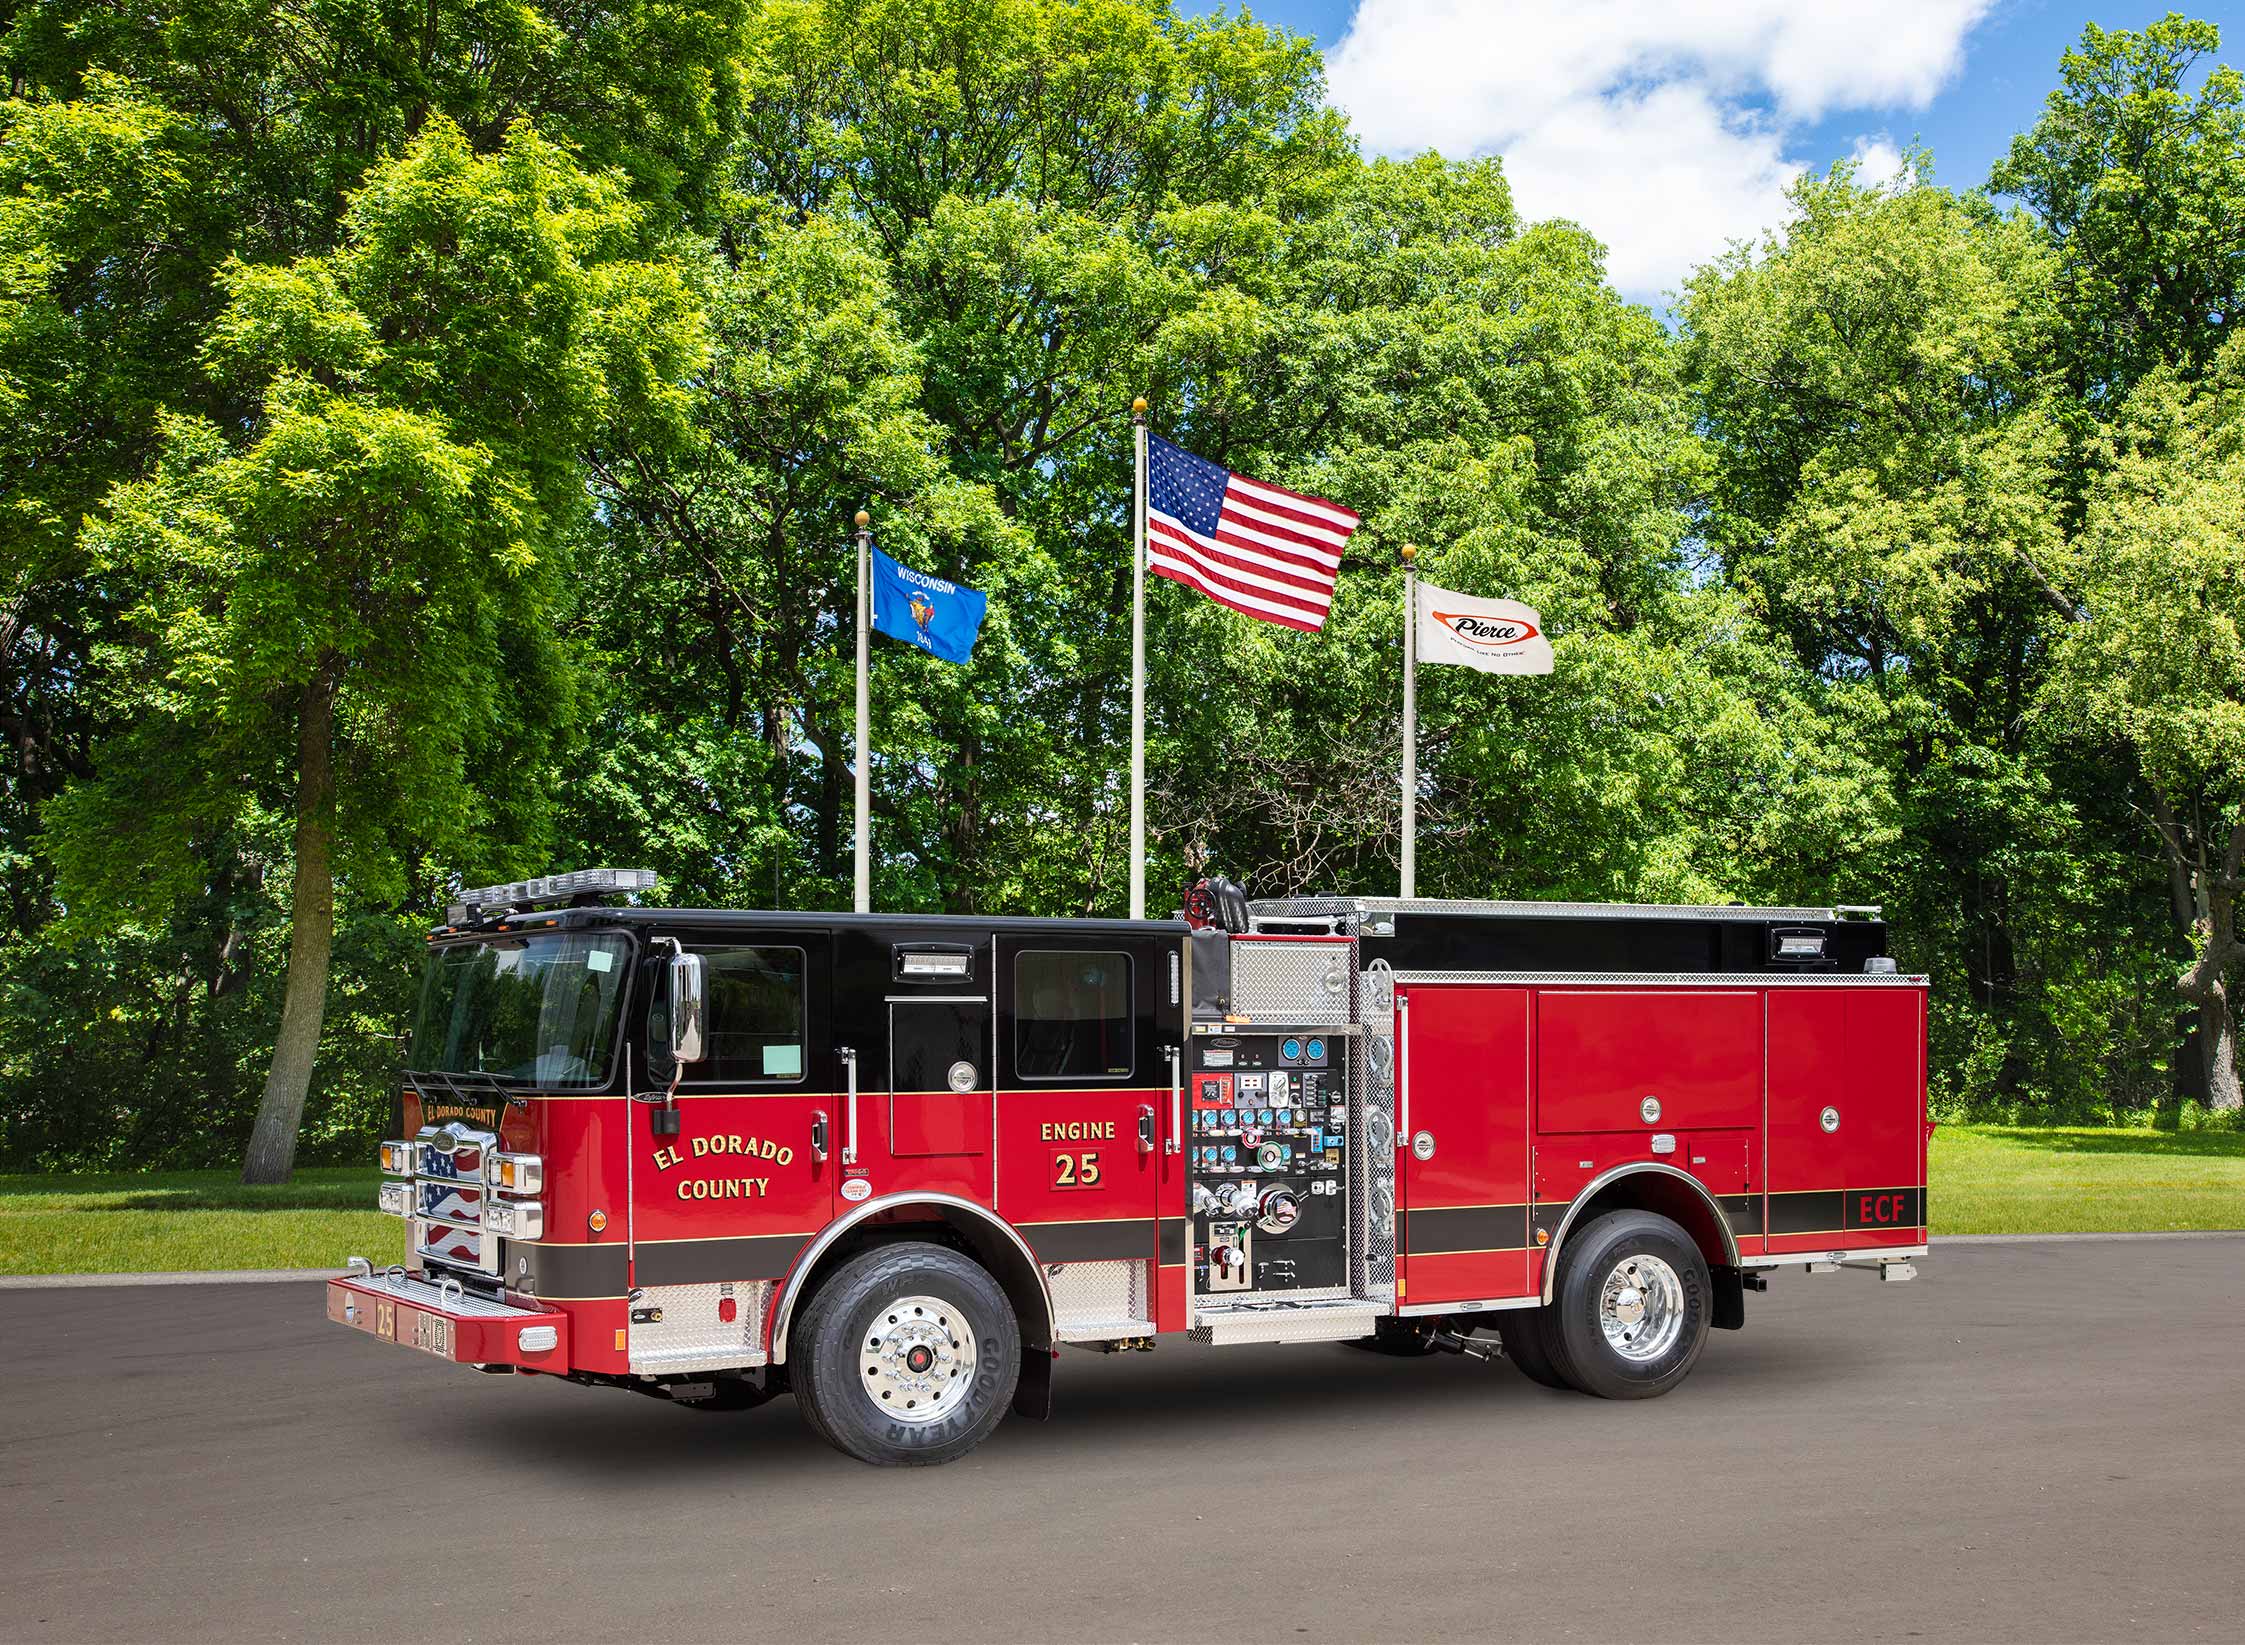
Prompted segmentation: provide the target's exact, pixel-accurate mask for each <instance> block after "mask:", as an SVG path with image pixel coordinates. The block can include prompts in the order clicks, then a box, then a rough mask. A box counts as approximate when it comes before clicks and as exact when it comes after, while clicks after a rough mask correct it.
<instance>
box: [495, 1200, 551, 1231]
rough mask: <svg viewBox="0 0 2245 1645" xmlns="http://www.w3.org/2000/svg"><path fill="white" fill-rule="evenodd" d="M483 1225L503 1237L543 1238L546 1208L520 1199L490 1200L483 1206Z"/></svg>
mask: <svg viewBox="0 0 2245 1645" xmlns="http://www.w3.org/2000/svg"><path fill="white" fill-rule="evenodd" d="M483 1225H484V1227H486V1228H488V1229H489V1230H490V1231H491V1232H492V1233H494V1234H497V1235H498V1236H499V1237H500V1238H501V1239H541V1238H543V1237H544V1236H545V1232H546V1208H545V1207H544V1206H542V1205H533V1204H528V1203H525V1202H522V1201H518V1200H505V1199H500V1200H489V1201H487V1202H485V1204H484V1207H483Z"/></svg>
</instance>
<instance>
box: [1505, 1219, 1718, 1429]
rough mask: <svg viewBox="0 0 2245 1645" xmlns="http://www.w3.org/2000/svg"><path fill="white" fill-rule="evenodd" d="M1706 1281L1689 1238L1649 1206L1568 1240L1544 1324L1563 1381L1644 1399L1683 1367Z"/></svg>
mask: <svg viewBox="0 0 2245 1645" xmlns="http://www.w3.org/2000/svg"><path fill="white" fill-rule="evenodd" d="M1712 1301H1713V1288H1712V1286H1711V1284H1710V1282H1709V1280H1708V1277H1707V1262H1706V1259H1705V1258H1703V1257H1702V1256H1701V1255H1700V1253H1699V1247H1698V1246H1696V1245H1694V1244H1693V1243H1692V1239H1691V1236H1690V1235H1689V1234H1687V1233H1685V1232H1684V1231H1683V1229H1681V1228H1679V1227H1677V1226H1676V1224H1674V1223H1673V1222H1670V1221H1669V1220H1668V1219H1667V1218H1666V1217H1661V1216H1655V1215H1653V1214H1652V1213H1651V1212H1649V1211H1614V1212H1611V1213H1609V1214H1608V1215H1606V1216H1602V1217H1600V1218H1598V1219H1597V1220H1596V1221H1594V1222H1592V1223H1591V1224H1589V1226H1587V1227H1585V1228H1584V1229H1582V1230H1581V1231H1580V1232H1579V1233H1577V1234H1576V1235H1575V1237H1574V1238H1573V1239H1571V1240H1569V1241H1568V1242H1567V1246H1566V1252H1565V1254H1564V1256H1562V1257H1561V1259H1560V1271H1559V1283H1558V1285H1557V1286H1556V1287H1554V1290H1553V1296H1552V1309H1551V1316H1550V1320H1549V1323H1548V1325H1547V1327H1546V1328H1547V1329H1548V1330H1550V1331H1551V1332H1553V1333H1555V1334H1556V1336H1557V1339H1558V1340H1557V1342H1556V1343H1555V1344H1554V1346H1555V1347H1556V1348H1557V1349H1558V1352H1557V1353H1556V1354H1555V1355H1554V1356H1553V1358H1554V1359H1555V1360H1556V1361H1557V1364H1558V1368H1559V1370H1560V1371H1561V1372H1562V1374H1564V1375H1565V1376H1566V1377H1567V1379H1568V1380H1569V1381H1570V1382H1572V1383H1574V1385H1575V1386H1576V1387H1578V1388H1580V1389H1581V1390H1582V1391H1583V1392H1584V1393H1586V1394H1596V1395H1597V1396H1598V1397H1599V1398H1601V1399H1650V1398H1652V1397H1653V1396H1654V1395H1655V1394H1665V1393H1667V1392H1668V1390H1669V1389H1671V1388H1673V1387H1675V1386H1676V1384H1677V1383H1679V1382H1681V1381H1683V1380H1684V1378H1685V1377H1686V1376H1688V1375H1690V1373H1691V1368H1692V1366H1693V1365H1694V1364H1695V1363H1697V1361H1698V1359H1699V1351H1700V1349H1701V1348H1702V1347H1704V1346H1705V1345H1706V1342H1707V1321H1708V1313H1709V1308H1710V1304H1711V1303H1712Z"/></svg>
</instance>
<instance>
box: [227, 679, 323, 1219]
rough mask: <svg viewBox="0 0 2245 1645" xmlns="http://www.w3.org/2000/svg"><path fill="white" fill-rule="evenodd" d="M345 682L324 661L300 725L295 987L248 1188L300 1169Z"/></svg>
mask: <svg viewBox="0 0 2245 1645" xmlns="http://www.w3.org/2000/svg"><path fill="white" fill-rule="evenodd" d="M341 674H342V668H341V664H340V663H339V662H338V661H337V660H336V659H334V658H327V659H323V660H322V662H321V663H320V666H319V668H318V670H317V671H316V672H315V673H314V674H313V675H312V679H311V683H310V684H308V685H307V686H305V688H304V700H303V703H302V705H301V706H300V707H299V708H298V710H297V720H296V755H297V766H296V885H295V888H294V890H293V891H292V892H291V893H290V896H289V933H288V983H287V986H286V988H285V989H284V990H283V993H282V997H281V1032H280V1037H279V1039H278V1040H276V1041H275V1042H274V1045H273V1066H272V1069H271V1071H270V1072H269V1073H267V1074H266V1076H265V1096H264V1099H263V1100H262V1101H261V1102H260V1103H259V1104H258V1105H257V1125H256V1127H255V1128H254V1129H253V1130H252V1131H251V1132H250V1137H249V1155H248V1157H247V1158H246V1159H245V1160H244V1161H243V1162H242V1181H244V1182H248V1183H260V1182H265V1183H271V1182H286V1181H288V1178H289V1173H290V1172H291V1171H293V1170H294V1169H295V1167H296V1132H297V1128H298V1127H299V1126H300V1125H301V1124H302V1123H303V1121H304V1098H305V1096H306V1094H307V1093H309V1092H310V1090H311V1088H312V1060H313V1058H314V1057H315V1056H317V1055H318V1053H319V1049H320V1020H321V1018H322V1017H323V1016H324V1015H325V1014H326V1011H327V974H328V962H329V960H330V958H331V957H332V956H333V954H334V950H335V863H334V859H333V856H332V852H333V848H334V831H335V764H334V750H333V746H332V745H333V741H334V735H335V693H336V688H337V686H338V684H339V683H340V677H341Z"/></svg>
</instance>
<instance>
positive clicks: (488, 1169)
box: [483, 1154, 546, 1194]
mask: <svg viewBox="0 0 2245 1645" xmlns="http://www.w3.org/2000/svg"><path fill="white" fill-rule="evenodd" d="M483 1180H484V1181H485V1182H488V1183H489V1184H491V1186H492V1187H494V1188H499V1189H503V1190H505V1191H506V1192H507V1193H510V1194H535V1193H538V1192H539V1191H541V1190H542V1189H543V1188H544V1187H545V1185H546V1167H545V1162H544V1161H543V1160H541V1159H539V1158H538V1156H537V1155H536V1154H490V1155H487V1156H485V1158H484V1162H483Z"/></svg>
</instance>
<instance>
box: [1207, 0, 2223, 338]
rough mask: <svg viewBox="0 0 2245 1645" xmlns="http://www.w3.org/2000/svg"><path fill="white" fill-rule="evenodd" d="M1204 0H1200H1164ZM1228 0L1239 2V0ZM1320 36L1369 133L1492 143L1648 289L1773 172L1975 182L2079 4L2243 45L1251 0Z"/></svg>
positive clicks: (1715, 237)
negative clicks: (1921, 164) (2164, 35)
mask: <svg viewBox="0 0 2245 1645" xmlns="http://www.w3.org/2000/svg"><path fill="white" fill-rule="evenodd" d="M1179 9H1180V10H1182V11H1187V12H1211V11H1215V10H1217V9H1219V8H1218V6H1217V4H1215V3H1214V0H1179ZM1227 9H1230V10H1233V11H1238V10H1241V9H1243V8H1242V7H1241V6H1240V5H1239V4H1238V3H1237V0H1234V3H1233V4H1232V5H1230V6H1229V7H1228V8H1227ZM1244 9H1246V10H1248V11H1251V12H1253V13H1254V15H1256V16H1257V17H1260V18H1262V19H1263V20H1264V21H1266V22H1271V23H1278V24H1283V25H1285V26H1287V27H1289V28H1292V29H1294V30H1296V31H1298V32H1301V33H1304V34H1309V35H1313V36H1315V37H1316V39H1317V40H1318V41H1319V43H1320V44H1321V45H1323V46H1324V47H1325V50H1326V55H1327V62H1328V77H1329V79H1330V81H1331V86H1332V92H1333V96H1334V100H1335V101H1336V102H1338V103H1340V104H1341V106H1342V107H1344V108H1346V109H1348V110H1349V112H1350V115H1351V118H1352V120H1353V121H1354V122H1355V124H1356V126H1357V128H1358V131H1359V134H1360V135H1361V136H1362V138H1363V139H1364V142H1365V146H1366V148H1367V149H1368V150H1373V151H1379V152H1388V153H1407V152H1411V151H1414V150H1417V149H1422V148H1426V147H1430V146H1431V147H1438V148H1440V149H1442V150H1443V152H1445V153H1449V154H1467V153H1496V154H1502V155H1503V156H1504V157H1505V161H1506V169H1507V172H1508V175H1510V177H1511V178H1512V181H1513V187H1514V191H1515V193H1516V195H1517V196H1518V197H1519V198H1520V202H1521V206H1522V209H1523V210H1524V211H1525V212H1527V213H1528V215H1530V216H1531V217H1548V216H1567V217H1572V218H1574V219H1576V220H1577V221H1580V222H1583V223H1585V224H1586V225H1587V226H1588V227H1590V228H1591V229H1592V230H1593V231H1594V232H1596V233H1597V234H1598V235H1599V237H1600V238H1601V239H1603V240H1605V241H1606V242H1607V244H1608V246H1609V248H1610V253H1611V258H1610V269H1611V272H1612V275H1613V278H1614V281H1615V284H1616V285H1618V286H1620V287H1621V289H1622V290H1623V291H1624V292H1626V293H1627V294H1628V295H1630V296H1631V297H1633V298H1636V299H1638V300H1640V301H1644V302H1648V303H1651V304H1653V305H1654V306H1655V307H1661V306H1663V297H1664V294H1665V293H1666V292H1668V291H1671V290H1673V289H1675V287H1676V285H1677V284H1678V283H1679V281H1680V280H1681V279H1682V277H1683V274H1684V273H1685V272H1686V271H1687V270H1688V269H1689V268H1691V267H1692V266H1693V265H1695V264H1697V263H1699V262H1702V261H1704V260H1705V259H1706V258H1707V257H1709V256H1712V255H1713V254H1715V253H1716V252H1719V251H1720V250H1722V248H1723V246H1724V244H1725V243H1726V242H1727V241H1729V240H1730V239H1732V238H1734V237H1737V236H1741V235H1750V234H1752V233H1754V232H1755V231H1756V230H1758V229H1760V228H1765V227H1768V226H1771V225H1773V224H1774V223H1775V222H1776V221H1777V220H1778V218H1779V216H1780V214H1781V211H1782V202H1781V195H1782V190H1783V188H1784V185H1785V182H1786V181H1787V179H1788V178H1789V177H1790V176H1791V175H1792V174H1793V173H1794V172H1795V171H1797V170H1798V169H1800V168H1802V167H1810V168H1817V169H1821V168H1822V167H1824V166H1826V165H1828V164H1830V163H1831V162H1832V161H1833V160H1836V159H1844V158H1847V157H1849V156H1851V155H1860V156H1862V157H1863V158H1864V160H1865V163H1866V166H1867V168H1868V169H1871V170H1873V171H1877V170H1879V169H1882V168H1886V167H1890V166H1891V164H1892V160H1893V157H1894V155H1895V154H1896V152H1897V151H1898V150H1900V149H1902V148H1904V147H1907V146H1908V145H1909V144H1910V143H1911V142H1912V141H1913V140H1914V139H1915V140H1919V141H1922V142H1923V143H1924V144H1925V145H1926V146H1927V147H1929V148H1930V149H1931V150H1932V152H1933V160H1934V174H1935V177H1936V180H1938V181H1940V182H1943V183H1946V184H1949V185H1950V186H1952V187H1959V188H1962V187H1969V186H1973V185H1977V184H1979V183H1981V182H1984V181H1985V180H1986V178H1987V175H1988V170H1989V167H1990V166H1992V165H1993V164H1994V163H1995V161H1996V160H1997V159H1998V158H1999V157H2000V156H2001V155H2002V154H2003V153H2004V151H2005V150H2006V149H2007V148H2008V147H2009V145H2010V140H2011V138H2012V136H2013V134H2014V133H2016V132H2019V131H2022V130H2024V129H2025V128H2026V127H2027V126H2029V125H2031V124H2032V123H2033V121H2034V119H2035V117H2036V115H2037V113H2038V112H2039V111H2040V109H2041V106H2042V101H2043V99H2044V97H2045V96H2047V95H2048V93H2049V92H2050V90H2051V89H2052V88H2053V87H2054V86H2055V85H2056V84H2057V76H2058V59H2059V56H2060V54H2061V53H2062V52H2064V51H2065V49H2066V48H2067V47H2068V46H2069V45H2071V44H2073V43H2074V42H2075V41H2076V40H2078V39H2079V38H2080V35H2081V31H2082V28H2083V25H2084V24H2086V23H2088V22H2091V21H2094V22H2096V23H2098V24H2099V25H2100V26H2102V27H2105V28H2108V29H2112V28H2140V27H2142V26H2143V25H2144V24H2145V23H2147V22H2150V21H2152V20H2154V19H2156V18H2158V17H2161V16H2163V15H2165V14H2166V13H2167V12H2168V11H2169V10H2170V9H2181V10H2183V11H2184V12H2185V13H2186V14H2187V15H2190V16H2195V17H2200V18H2205V19H2207V20H2209V21H2212V22H2215V23H2218V24H2220V25H2221V27H2222V34H2223V51H2222V56H2223V58H2224V59H2225V60H2226V61H2228V62H2231V63H2245V3H2240V0H2223V3H2219V4H2215V3H2205V0H2202V3H2200V4H2198V5H2187V4H2185V5H2182V6H2180V7H2179V8H2176V7H2173V6H2170V5H2169V4H2166V3H2157V4H2144V3H2137V0H2127V3H2112V4H2106V3H2097V4H2085V3H2084V0H1249V3H1248V4H1247V5H1246V6H1245V7H1244Z"/></svg>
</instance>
